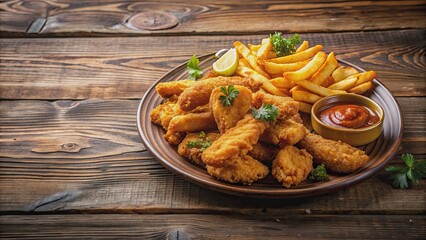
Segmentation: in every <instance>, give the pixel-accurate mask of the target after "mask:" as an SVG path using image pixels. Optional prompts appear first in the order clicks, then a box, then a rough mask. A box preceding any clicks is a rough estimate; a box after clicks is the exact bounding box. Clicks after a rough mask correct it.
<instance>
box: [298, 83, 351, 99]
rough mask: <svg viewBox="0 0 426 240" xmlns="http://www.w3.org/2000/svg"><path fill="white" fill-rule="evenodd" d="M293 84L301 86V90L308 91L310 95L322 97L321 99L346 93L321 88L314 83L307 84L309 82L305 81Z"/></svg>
mask: <svg viewBox="0 0 426 240" xmlns="http://www.w3.org/2000/svg"><path fill="white" fill-rule="evenodd" d="M294 83H295V84H297V85H300V86H302V87H303V88H305V89H307V90H308V91H310V92H312V93H315V94H317V95H320V96H323V97H327V96H331V95H336V94H343V93H346V91H342V90H333V89H328V88H325V87H321V86H319V85H316V84H315V83H312V82H309V81H306V80H300V81H297V82H294Z"/></svg>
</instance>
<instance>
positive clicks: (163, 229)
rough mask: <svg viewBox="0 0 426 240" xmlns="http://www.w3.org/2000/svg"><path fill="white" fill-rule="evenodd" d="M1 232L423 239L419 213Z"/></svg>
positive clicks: (144, 220)
mask: <svg viewBox="0 0 426 240" xmlns="http://www.w3.org/2000/svg"><path fill="white" fill-rule="evenodd" d="M0 223H1V226H0V232H1V233H0V236H1V237H4V238H25V239H63V238H66V239H89V238H90V239H115V238H120V239H123V238H124V239H133V238H136V239H176V240H186V239H283V238H285V239H301V238H303V239H386V240H387V239H424V238H425V237H426V230H425V228H424V226H425V224H426V220H425V218H424V216H410V215H395V216H375V215H367V216H360V215H352V216H335V215H320V216H310V215H304V216H303V215H302V216H295V215H282V216H273V217H271V216H268V215H267V214H261V215H257V216H240V215H226V216H215V215H193V214H179V215H136V214H133V215H121V214H114V215H104V214H101V215H42V216H40V215H39V216H22V215H5V216H0Z"/></svg>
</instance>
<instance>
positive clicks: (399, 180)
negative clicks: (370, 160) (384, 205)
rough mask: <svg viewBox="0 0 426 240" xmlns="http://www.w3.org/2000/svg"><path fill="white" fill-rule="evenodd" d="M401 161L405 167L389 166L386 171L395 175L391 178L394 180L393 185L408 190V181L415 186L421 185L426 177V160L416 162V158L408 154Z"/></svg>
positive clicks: (403, 155)
mask: <svg viewBox="0 0 426 240" xmlns="http://www.w3.org/2000/svg"><path fill="white" fill-rule="evenodd" d="M401 159H402V160H403V161H404V163H405V166H389V167H387V168H386V171H388V172H391V173H393V174H392V175H390V176H389V178H390V179H393V183H392V185H393V186H394V187H395V188H398V187H399V188H402V189H404V188H407V187H408V180H410V181H411V182H412V183H413V184H414V185H417V184H418V183H419V180H420V179H422V178H424V177H426V160H417V161H416V160H415V159H414V156H413V155H411V154H409V153H406V154H402V156H401Z"/></svg>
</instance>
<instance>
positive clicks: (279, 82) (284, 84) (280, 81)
mask: <svg viewBox="0 0 426 240" xmlns="http://www.w3.org/2000/svg"><path fill="white" fill-rule="evenodd" d="M269 82H271V83H272V84H273V85H274V86H275V87H277V88H280V89H281V88H285V89H290V88H292V87H294V86H295V85H294V83H293V81H291V80H288V79H285V78H283V77H278V78H273V79H271V80H269Z"/></svg>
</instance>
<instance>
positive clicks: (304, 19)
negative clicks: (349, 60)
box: [0, 0, 426, 36]
mask: <svg viewBox="0 0 426 240" xmlns="http://www.w3.org/2000/svg"><path fill="white" fill-rule="evenodd" d="M157 2H158V1H157ZM161 2H162V3H161V4H157V3H154V2H140V1H134V0H121V1H113V0H108V1H78V2H75V1H71V0H64V1H58V0H55V1H24V0H14V1H5V2H3V3H2V4H1V5H0V9H2V10H3V11H1V12H0V21H1V22H2V24H1V25H0V31H1V32H2V33H1V34H2V35H3V36H25V35H26V33H37V34H39V35H44V36H94V35H111V34H115V35H119V34H121V35H159V34H161V35H164V34H182V33H183V34H220V35H227V34H229V33H233V34H235V33H244V34H245V33H260V32H263V33H268V32H269V31H271V30H272V31H273V30H277V31H285V32H339V31H358V30H362V31H365V30H389V29H409V28H424V27H425V21H426V18H425V14H424V13H425V10H426V5H425V4H424V1H420V0H415V1H337V0H335V1H304V2H303V3H296V2H294V1H289V0H287V1H280V2H276V1H253V0H251V1H237V0H232V1H229V0H221V1H215V2H214V3H212V2H209V3H202V2H200V1H186V0H185V1H183V0H176V1H161ZM37 23H42V24H37Z"/></svg>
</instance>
